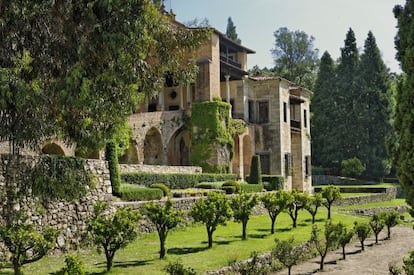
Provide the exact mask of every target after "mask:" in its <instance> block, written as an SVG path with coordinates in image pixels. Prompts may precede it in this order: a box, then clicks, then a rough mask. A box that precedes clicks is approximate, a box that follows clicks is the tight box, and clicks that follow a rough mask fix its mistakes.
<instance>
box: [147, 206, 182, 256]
mask: <svg viewBox="0 0 414 275" xmlns="http://www.w3.org/2000/svg"><path fill="white" fill-rule="evenodd" d="M145 210H146V213H145V214H146V215H147V217H148V219H149V220H150V221H151V222H152V223H153V224H154V225H155V227H156V228H157V232H158V237H159V239H160V259H162V258H164V257H165V253H166V250H165V241H166V239H167V236H168V232H169V231H170V230H171V229H173V228H174V227H176V226H177V225H178V224H179V223H180V222H182V221H183V212H182V211H179V210H175V209H174V208H172V203H171V201H170V200H167V201H166V202H165V206H164V207H162V206H161V205H160V204H158V203H149V204H146V205H145Z"/></svg>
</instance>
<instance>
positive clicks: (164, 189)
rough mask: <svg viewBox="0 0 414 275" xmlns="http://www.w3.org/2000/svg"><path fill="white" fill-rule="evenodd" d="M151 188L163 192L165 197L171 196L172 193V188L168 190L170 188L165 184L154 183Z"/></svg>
mask: <svg viewBox="0 0 414 275" xmlns="http://www.w3.org/2000/svg"><path fill="white" fill-rule="evenodd" d="M150 188H158V189H160V190H162V193H163V195H164V197H166V196H169V195H170V193H171V191H170V188H168V186H167V185H165V184H164V183H153V184H151V186H150Z"/></svg>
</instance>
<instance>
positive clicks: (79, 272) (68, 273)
mask: <svg viewBox="0 0 414 275" xmlns="http://www.w3.org/2000/svg"><path fill="white" fill-rule="evenodd" d="M58 274H61V275H83V274H85V265H84V264H83V262H82V260H81V259H80V258H79V257H78V256H76V255H70V254H69V255H67V256H66V257H65V266H64V267H63V268H62V269H61V271H60V272H59V273H58Z"/></svg>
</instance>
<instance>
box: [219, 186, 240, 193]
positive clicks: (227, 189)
mask: <svg viewBox="0 0 414 275" xmlns="http://www.w3.org/2000/svg"><path fill="white" fill-rule="evenodd" d="M221 189H222V190H224V192H226V194H235V193H236V192H237V191H236V187H234V186H222V187H221Z"/></svg>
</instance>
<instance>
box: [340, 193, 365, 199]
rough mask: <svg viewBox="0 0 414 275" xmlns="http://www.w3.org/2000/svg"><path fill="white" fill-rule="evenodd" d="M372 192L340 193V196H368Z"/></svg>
mask: <svg viewBox="0 0 414 275" xmlns="http://www.w3.org/2000/svg"><path fill="white" fill-rule="evenodd" d="M371 194H372V193H341V196H342V198H349V197H361V196H369V195H371Z"/></svg>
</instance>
